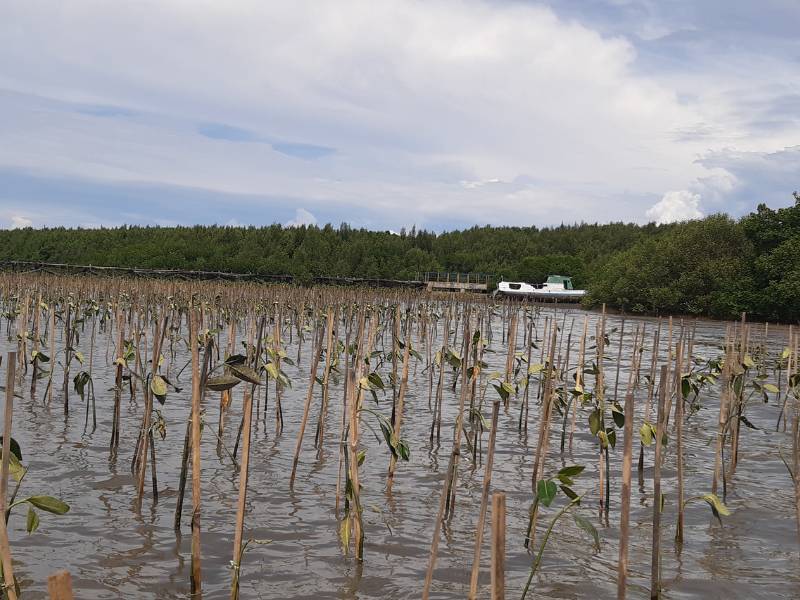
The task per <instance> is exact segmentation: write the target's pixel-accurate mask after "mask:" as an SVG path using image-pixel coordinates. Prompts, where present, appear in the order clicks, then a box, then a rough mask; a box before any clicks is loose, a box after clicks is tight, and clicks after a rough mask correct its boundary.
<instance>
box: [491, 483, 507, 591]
mask: <svg viewBox="0 0 800 600" xmlns="http://www.w3.org/2000/svg"><path fill="white" fill-rule="evenodd" d="M505 560H506V495H505V494H503V493H501V492H495V493H494V494H493V495H492V600H504V599H505V597H506V582H505Z"/></svg>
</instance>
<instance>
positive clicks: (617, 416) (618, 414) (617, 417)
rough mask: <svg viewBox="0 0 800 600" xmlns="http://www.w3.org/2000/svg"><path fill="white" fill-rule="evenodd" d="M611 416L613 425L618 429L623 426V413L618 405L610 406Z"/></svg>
mask: <svg viewBox="0 0 800 600" xmlns="http://www.w3.org/2000/svg"><path fill="white" fill-rule="evenodd" d="M611 416H612V417H613V418H614V424H615V425H616V426H617V427H619V428H620V429H621V428H622V427H624V426H625V413H623V412H622V407H621V406H620V405H619V404H618V403H616V402H615V403H614V404H612V405H611Z"/></svg>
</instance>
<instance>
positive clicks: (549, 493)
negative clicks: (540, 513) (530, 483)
mask: <svg viewBox="0 0 800 600" xmlns="http://www.w3.org/2000/svg"><path fill="white" fill-rule="evenodd" d="M557 493H558V488H557V487H556V484H555V482H553V481H552V480H550V479H540V480H539V481H538V482H537V484H536V495H537V497H538V498H539V502H540V503H541V504H542V505H543V506H550V505H551V504H552V503H553V500H554V499H555V497H556V494H557Z"/></svg>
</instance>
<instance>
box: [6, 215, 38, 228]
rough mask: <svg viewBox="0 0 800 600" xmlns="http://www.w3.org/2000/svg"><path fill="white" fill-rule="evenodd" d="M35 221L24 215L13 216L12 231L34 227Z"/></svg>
mask: <svg viewBox="0 0 800 600" xmlns="http://www.w3.org/2000/svg"><path fill="white" fill-rule="evenodd" d="M32 226H33V221H32V220H30V219H29V218H28V217H23V216H22V215H12V216H11V229H23V228H24V227H32Z"/></svg>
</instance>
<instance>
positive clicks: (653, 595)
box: [650, 365, 668, 600]
mask: <svg viewBox="0 0 800 600" xmlns="http://www.w3.org/2000/svg"><path fill="white" fill-rule="evenodd" d="M667 369H668V367H667V365H662V366H661V378H660V380H659V383H658V412H657V415H658V416H657V417H656V418H657V425H656V450H655V462H654V464H653V549H652V557H651V564H650V600H658V598H660V597H661V440H662V439H663V437H664V412H665V404H666V395H667V385H668V383H667Z"/></svg>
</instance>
